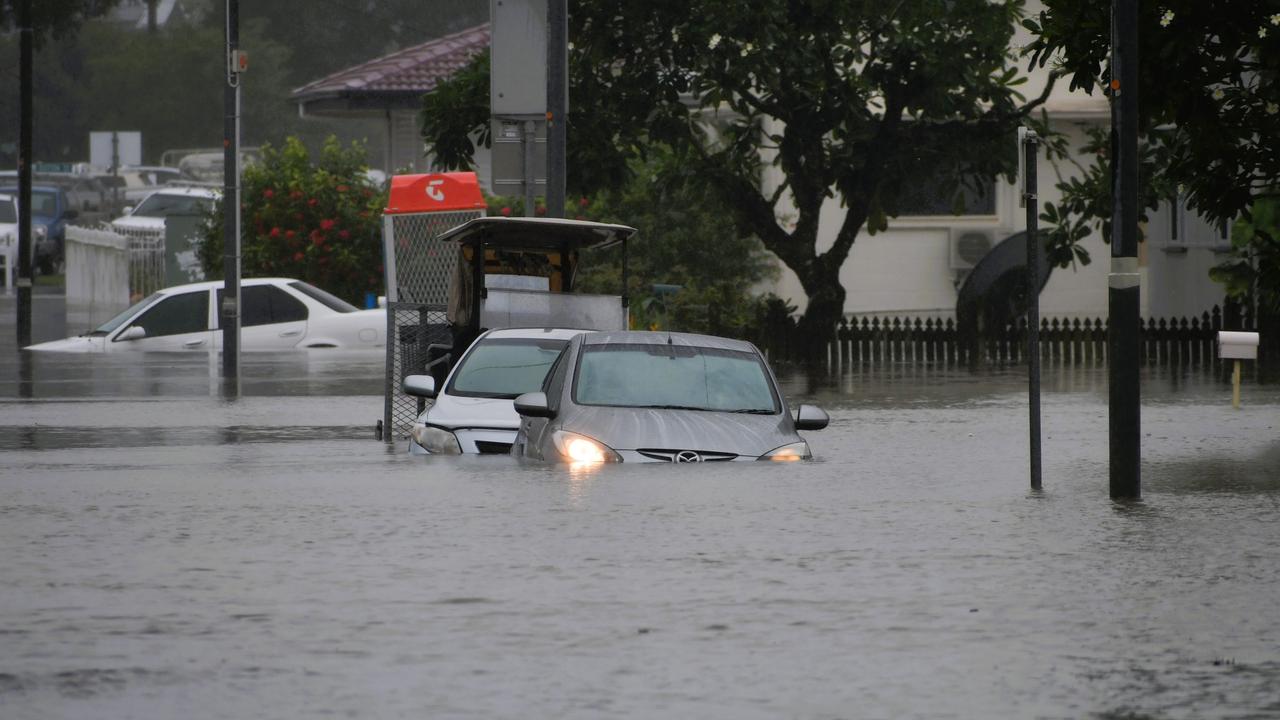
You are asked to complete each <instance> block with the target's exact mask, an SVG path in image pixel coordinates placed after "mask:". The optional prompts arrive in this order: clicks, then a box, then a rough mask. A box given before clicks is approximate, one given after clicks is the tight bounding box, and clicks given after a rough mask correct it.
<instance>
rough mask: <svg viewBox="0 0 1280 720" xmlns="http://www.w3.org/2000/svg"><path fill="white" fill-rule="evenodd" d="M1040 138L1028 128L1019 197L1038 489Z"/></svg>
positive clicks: (1033, 468)
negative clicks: (1024, 213) (1024, 238)
mask: <svg viewBox="0 0 1280 720" xmlns="http://www.w3.org/2000/svg"><path fill="white" fill-rule="evenodd" d="M1039 145H1040V139H1039V138H1038V137H1036V134H1035V133H1034V132H1031V131H1027V132H1026V135H1025V137H1024V140H1023V153H1024V157H1025V162H1024V175H1023V187H1024V188H1025V189H1024V190H1023V195H1022V198H1023V200H1024V201H1025V202H1026V205H1027V404H1028V408H1029V420H1030V426H1029V429H1030V449H1031V489H1032V490H1039V489H1040V488H1041V473H1040V239H1039V218H1038V216H1037V213H1038V211H1039V206H1040V203H1039V199H1038V192H1039V188H1038V187H1037V183H1036V171H1037V159H1038V152H1037V151H1038V148H1039Z"/></svg>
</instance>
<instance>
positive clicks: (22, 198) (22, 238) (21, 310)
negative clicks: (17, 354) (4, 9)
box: [17, 0, 35, 348]
mask: <svg viewBox="0 0 1280 720" xmlns="http://www.w3.org/2000/svg"><path fill="white" fill-rule="evenodd" d="M18 13H19V14H18V26H19V27H18V30H19V33H20V37H19V39H18V65H19V66H20V67H19V70H18V74H19V80H18V84H19V85H20V86H21V87H20V88H19V90H18V95H19V98H18V105H19V106H20V110H19V112H18V115H19V120H18V126H19V128H18V281H17V287H18V308H17V310H18V347H19V348H24V347H26V346H28V345H30V344H31V162H32V161H31V146H32V144H33V143H32V137H31V133H32V130H31V64H32V59H31V50H32V43H34V42H35V38H34V37H33V34H32V28H31V0H21V1H20V2H19V4H18Z"/></svg>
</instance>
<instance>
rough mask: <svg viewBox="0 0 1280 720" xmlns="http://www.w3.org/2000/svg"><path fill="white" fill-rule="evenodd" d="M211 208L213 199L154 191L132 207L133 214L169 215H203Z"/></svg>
mask: <svg viewBox="0 0 1280 720" xmlns="http://www.w3.org/2000/svg"><path fill="white" fill-rule="evenodd" d="M212 208H213V200H211V199H209V198H206V197H196V196H194V195H168V194H165V193H156V194H154V195H151V196H150V197H148V198H147V199H146V200H143V201H142V202H141V203H140V204H139V205H138V207H136V208H134V210H133V213H131V214H133V215H140V216H142V217H169V216H170V215H204V214H206V213H208V212H209V210H211V209H212Z"/></svg>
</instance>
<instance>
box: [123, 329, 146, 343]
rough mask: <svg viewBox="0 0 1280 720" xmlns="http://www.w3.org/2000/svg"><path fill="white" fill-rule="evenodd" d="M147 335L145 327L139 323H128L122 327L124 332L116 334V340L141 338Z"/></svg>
mask: <svg viewBox="0 0 1280 720" xmlns="http://www.w3.org/2000/svg"><path fill="white" fill-rule="evenodd" d="M146 336H147V329H146V328H144V327H142V326H141V325H130V326H129V327H127V328H125V329H124V332H122V333H120V334H119V335H117V336H116V342H119V341H121V340H141V339H142V338H144V337H146Z"/></svg>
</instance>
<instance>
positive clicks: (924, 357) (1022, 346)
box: [755, 307, 1280, 369]
mask: <svg viewBox="0 0 1280 720" xmlns="http://www.w3.org/2000/svg"><path fill="white" fill-rule="evenodd" d="M1225 322H1226V324H1225V325H1224V318H1223V313H1222V310H1221V309H1220V308H1218V307H1214V308H1213V310H1211V311H1209V312H1205V313H1203V314H1202V315H1201V316H1200V317H1191V318H1187V317H1182V318H1149V319H1144V320H1142V321H1141V332H1142V344H1141V351H1142V362H1143V363H1144V364H1147V365H1174V366H1184V367H1204V368H1206V369H1209V368H1212V367H1213V366H1214V365H1215V364H1216V363H1217V362H1218V353H1217V334H1218V331H1219V330H1223V329H1231V330H1247V331H1257V327H1256V322H1255V320H1254V318H1252V317H1248V316H1238V317H1232V318H1228V319H1227V320H1226V321H1225ZM1276 330H1277V331H1280V328H1276ZM796 332H797V331H796V327H795V323H794V322H790V321H782V322H779V321H777V320H776V319H774V320H773V321H772V322H770V323H769V324H768V325H767V326H765V327H762V328H760V329H759V331H758V334H757V336H756V338H755V339H756V342H757V343H758V344H760V345H761V347H762V349H764V350H765V351H766V353H768V355H769V357H770V359H772V360H781V361H798V360H802V359H804V358H801V357H798V356H797V352H798V351H799V348H801V347H803V345H802V344H801V343H800V342H799V338H797V337H796ZM1277 334H1280V332H1274V331H1273V332H1263V333H1262V341H1263V344H1262V346H1261V347H1259V352H1258V363H1259V366H1260V367H1261V366H1263V365H1264V364H1266V363H1268V361H1270V362H1271V363H1272V364H1274V363H1275V362H1276V360H1277V358H1280V342H1277V341H1280V338H1278V337H1276V336H1277ZM1026 337H1027V326H1026V321H1025V320H1020V321H1019V322H1018V323H1016V324H1014V325H1010V326H1008V327H1004V328H998V329H994V330H991V329H989V330H987V331H986V332H984V333H962V332H961V331H960V330H959V328H958V327H957V326H956V323H955V321H954V320H952V319H950V318H947V319H943V318H901V317H892V318H879V317H855V318H846V319H843V320H841V321H840V325H839V326H838V327H837V328H836V333H835V339H834V340H833V341H832V342H831V343H830V344H829V345H828V347H827V353H826V357H825V358H817V360H819V361H825V362H828V363H831V364H840V365H852V364H870V365H882V364H941V365H960V366H963V365H971V366H972V365H982V364H996V365H1013V364H1018V363H1022V362H1025V361H1026ZM1039 345H1040V357H1041V360H1042V362H1049V363H1054V364H1062V365H1072V366H1091V365H1099V366H1104V365H1106V361H1107V321H1106V320H1105V319H1079V318H1072V319H1060V318H1045V319H1043V320H1042V321H1041V323H1040V343H1039Z"/></svg>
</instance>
